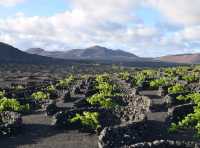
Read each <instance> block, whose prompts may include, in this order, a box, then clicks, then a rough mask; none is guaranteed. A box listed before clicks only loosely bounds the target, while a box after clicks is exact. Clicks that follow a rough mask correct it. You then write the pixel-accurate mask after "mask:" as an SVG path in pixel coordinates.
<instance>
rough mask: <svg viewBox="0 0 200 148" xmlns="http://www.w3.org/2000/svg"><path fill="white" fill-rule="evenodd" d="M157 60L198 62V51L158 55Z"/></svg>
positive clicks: (199, 55) (199, 54)
mask: <svg viewBox="0 0 200 148" xmlns="http://www.w3.org/2000/svg"><path fill="white" fill-rule="evenodd" d="M158 60H160V61H163V62H174V63H187V64H200V53H195V54H178V55H168V56H163V57H160V58H158Z"/></svg>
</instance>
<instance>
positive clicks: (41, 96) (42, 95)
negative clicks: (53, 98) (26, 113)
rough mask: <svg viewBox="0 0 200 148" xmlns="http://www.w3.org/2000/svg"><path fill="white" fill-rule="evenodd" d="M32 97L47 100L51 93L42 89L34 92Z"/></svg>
mask: <svg viewBox="0 0 200 148" xmlns="http://www.w3.org/2000/svg"><path fill="white" fill-rule="evenodd" d="M31 97H32V98H33V99H35V100H46V99H49V94H48V93H44V92H42V91H38V92H35V93H33V94H32V95H31Z"/></svg>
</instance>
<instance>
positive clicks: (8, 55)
mask: <svg viewBox="0 0 200 148" xmlns="http://www.w3.org/2000/svg"><path fill="white" fill-rule="evenodd" d="M51 62H53V63H54V62H55V63H59V62H61V60H59V61H58V60H56V59H53V58H49V57H44V56H39V55H33V54H28V53H26V52H23V51H21V50H19V49H17V48H15V47H13V46H11V45H8V44H6V43H2V42H0V63H25V64H29V63H30V64H45V63H51Z"/></svg>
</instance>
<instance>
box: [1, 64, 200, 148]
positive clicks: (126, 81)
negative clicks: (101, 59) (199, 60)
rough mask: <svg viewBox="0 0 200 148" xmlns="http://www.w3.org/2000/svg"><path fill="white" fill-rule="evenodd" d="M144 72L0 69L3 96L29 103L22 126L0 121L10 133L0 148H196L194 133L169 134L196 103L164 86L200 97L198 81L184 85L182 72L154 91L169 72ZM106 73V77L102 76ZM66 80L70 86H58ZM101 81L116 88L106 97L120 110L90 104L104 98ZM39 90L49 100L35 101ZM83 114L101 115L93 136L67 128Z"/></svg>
mask: <svg viewBox="0 0 200 148" xmlns="http://www.w3.org/2000/svg"><path fill="white" fill-rule="evenodd" d="M177 69H178V68H177ZM177 69H175V71H178V70H177ZM193 69H195V68H194V67H190V68H188V69H187V72H188V73H191V71H193ZM145 70H147V69H145ZM145 70H144V68H143V69H142V68H128V67H123V66H116V65H114V64H113V65H107V64H106V65H101V64H93V65H87V64H86V65H81V66H80V65H73V66H69V65H68V66H66V65H28V64H25V65H24V64H1V66H0V91H3V90H4V91H5V94H4V95H5V97H7V98H9V99H10V98H14V99H16V100H17V101H19V102H20V103H21V105H22V104H23V103H22V102H26V103H28V104H29V105H30V107H31V109H30V110H29V111H28V112H20V116H21V119H22V122H20V124H19V126H14V125H15V124H17V122H15V123H13V125H12V126H11V127H9V126H10V123H9V124H8V123H7V124H6V123H5V122H3V121H1V122H0V131H1V130H2V127H3V128H10V129H11V130H10V131H9V130H8V131H6V132H7V133H6V134H5V133H4V134H2V133H1V136H0V147H2V148H65V147H66V148H143V147H144V148H147V147H151V148H171V147H173V148H185V147H186V148H193V147H195V148H198V147H199V146H200V145H199V138H197V137H195V136H194V135H195V130H194V129H192V128H191V129H184V130H178V131H177V132H174V133H170V132H169V127H170V124H171V123H172V121H173V122H174V120H175V119H177V114H178V115H179V113H180V114H182V113H183V114H186V113H190V112H192V111H193V106H194V104H192V106H191V104H190V103H192V102H176V101H177V100H175V102H173V101H174V100H173V99H174V98H173V97H172V96H173V95H172V96H171V94H170V93H169V92H166V90H167V89H166V87H168V88H169V87H171V86H174V85H175V84H176V83H181V84H184V87H185V89H187V90H188V91H190V92H198V91H199V88H200V87H199V78H198V80H197V79H195V81H192V82H190V83H188V82H187V83H186V81H184V80H182V79H181V78H179V77H175V76H177V75H181V74H180V73H179V74H178V73H176V72H174V75H173V76H172V75H170V77H175V78H176V79H173V80H169V81H170V82H169V84H167V86H159V87H156V88H155V87H154V88H152V87H150V82H151V81H152V80H157V79H159V78H161V77H163V76H164V74H166V73H167V72H166V69H163V68H160V69H148V70H147V71H145ZM179 71H180V70H179ZM179 71H178V72H179ZM195 71H197V70H196V69H195ZM199 71H200V70H199ZM151 72H152V73H153V75H152V73H151ZM104 73H107V74H106V75H102V74H104ZM137 73H140V74H144V73H145V74H144V76H145V79H143V80H142V81H141V83H140V84H136V83H134V82H133V80H134V78H135V77H136V76H137ZM184 75H185V73H184ZM71 77H72V78H71ZM165 77H168V76H165ZM70 78H71V79H70ZM102 79H103V80H102ZM138 80H141V79H139V78H138ZM62 81H65V83H67V85H63V84H62V83H60V82H62ZM66 81H67V82H66ZM68 81H69V83H68ZM101 81H102V82H103V84H104V85H108V86H109V87H112V89H111V90H110V89H109V88H108V89H109V91H111V94H112V95H111V94H110V95H111V96H109V95H108V94H106V95H105V96H104V97H108V96H109V99H111V101H114V102H115V103H116V104H117V106H115V107H112V108H106V107H103V106H101V104H89V103H88V102H87V99H88V98H90V97H92V96H94V95H95V94H98V93H99V94H101V93H102V90H101V88H100V87H99V86H100V85H99V84H101V83H100V82H101ZM58 84H59V85H58ZM61 84H62V85H61ZM49 86H52V87H55V88H54V89H53V91H52V90H51V91H50V90H49V89H47V88H49ZM104 87H105V86H104ZM104 89H106V87H105V88H104ZM39 91H42V92H44V93H48V94H49V96H48V98H47V99H44V100H36V99H35V100H34V98H33V96H32V94H34V93H36V92H39ZM187 93H188V92H187ZM183 94H184V93H183ZM107 95H108V96H107ZM102 98H103V97H102ZM102 98H101V99H102ZM188 106H189V107H190V108H189V110H188V109H187V110H186V109H185V107H188ZM177 110H178V111H177ZM9 111H10V110H9ZM84 111H87V112H97V113H99V124H100V127H98V128H97V129H96V130H92V131H91V129H88V127H85V126H82V125H80V122H78V123H76V124H72V125H70V124H69V123H68V122H69V119H70V118H71V117H72V116H74V115H76V114H82V113H83V112H84ZM176 111H177V112H176ZM0 117H1V116H0ZM180 118H181V117H179V116H178V119H180ZM6 121H7V120H6ZM8 121H9V120H8ZM16 121H17V120H16Z"/></svg>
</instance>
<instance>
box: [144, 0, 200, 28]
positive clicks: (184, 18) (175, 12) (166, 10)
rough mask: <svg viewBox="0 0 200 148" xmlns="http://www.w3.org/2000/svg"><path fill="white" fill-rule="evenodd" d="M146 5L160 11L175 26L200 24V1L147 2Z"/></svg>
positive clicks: (168, 0) (163, 0) (164, 0)
mask: <svg viewBox="0 0 200 148" xmlns="http://www.w3.org/2000/svg"><path fill="white" fill-rule="evenodd" d="M146 3H147V5H149V4H150V5H151V6H153V7H154V8H155V9H158V10H159V11H160V12H161V13H162V14H163V15H164V16H166V17H167V18H168V21H170V22H173V23H175V24H181V25H194V24H195V25H196V24H197V25H198V24H199V23H200V9H199V6H200V0H146Z"/></svg>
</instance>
